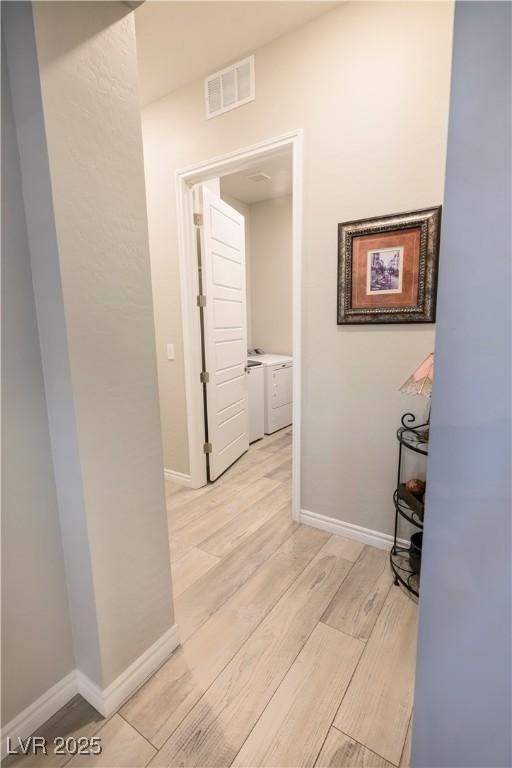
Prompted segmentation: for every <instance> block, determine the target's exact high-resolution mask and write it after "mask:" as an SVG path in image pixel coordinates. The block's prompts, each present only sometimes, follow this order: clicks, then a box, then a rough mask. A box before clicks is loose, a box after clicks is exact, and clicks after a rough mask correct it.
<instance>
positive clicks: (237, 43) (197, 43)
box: [135, 0, 338, 104]
mask: <svg viewBox="0 0 512 768" xmlns="http://www.w3.org/2000/svg"><path fill="white" fill-rule="evenodd" d="M337 4H338V3H337V2H322V1H321V0H319V1H318V2H317V1H316V0H313V1H312V2H308V0H301V1H298V2H266V0H262V1H261V2H251V1H249V2H237V1H236V0H235V1H234V2H216V1H215V0H213V1H210V2H191V1H190V0H189V1H188V2H173V1H172V0H147V1H146V2H145V3H143V4H142V5H141V6H140V7H139V8H137V10H136V11H135V27H136V32H137V50H138V58H139V78H140V88H141V98H142V103H143V104H148V103H150V102H151V101H156V99H159V98H161V97H162V96H164V95H165V94H166V93H170V92H171V91H174V90H176V89H177V88H180V87H181V86H183V85H185V84H186V83H189V82H192V81H193V80H196V79H198V78H201V77H205V76H206V75H209V74H211V73H212V72H215V71H217V70H219V69H222V68H223V67H225V66H227V65H228V64H231V63H232V62H234V61H236V60H237V59H241V58H243V57H244V56H247V55H248V54H250V53H252V52H254V51H255V50H257V49H258V48H261V46H263V45H265V44H266V43H269V42H270V41H271V40H275V39H276V38H278V37H280V36H281V35H284V34H285V33H286V32H290V31H291V30H293V29H296V28H297V27H300V26H301V25H303V24H306V23H307V22H308V21H310V20H311V19H313V18H315V17H316V16H320V15H321V14H322V13H325V12H326V11H328V10H330V9H331V8H333V7H334V6H336V5H337Z"/></svg>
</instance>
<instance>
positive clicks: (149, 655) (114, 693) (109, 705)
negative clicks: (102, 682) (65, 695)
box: [76, 624, 179, 717]
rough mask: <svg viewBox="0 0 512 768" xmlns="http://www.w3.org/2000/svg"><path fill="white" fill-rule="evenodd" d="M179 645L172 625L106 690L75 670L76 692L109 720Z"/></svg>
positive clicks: (175, 630)
mask: <svg viewBox="0 0 512 768" xmlns="http://www.w3.org/2000/svg"><path fill="white" fill-rule="evenodd" d="M178 645H179V640H178V628H177V626H176V624H174V625H173V626H172V627H171V628H170V629H169V630H168V631H167V632H166V633H165V634H164V635H162V637H160V638H159V639H158V640H157V641H156V642H155V643H153V645H152V646H150V647H149V648H148V649H147V650H146V651H144V653H143V654H142V655H141V656H139V658H138V659H135V661H134V662H133V664H130V666H129V667H128V668H127V669H125V670H124V672H122V673H121V674H120V675H119V677H117V678H116V679H115V680H114V682H113V683H111V684H110V685H109V686H107V688H103V689H102V688H100V687H99V685H97V684H96V683H94V682H93V681H92V680H90V679H89V678H88V677H87V676H86V675H84V674H83V672H80V671H79V670H77V671H76V677H77V686H78V692H79V693H80V694H81V695H82V696H83V697H84V699H86V701H88V702H89V704H91V705H92V706H93V707H94V709H96V710H98V712H99V713H100V715H103V717H110V715H111V714H112V713H113V712H115V711H116V709H119V707H120V706H121V704H123V703H124V702H125V701H126V699H128V698H129V697H130V696H131V695H132V694H133V693H135V691H136V690H137V688H140V686H141V685H142V683H143V682H144V681H145V680H147V678H148V677H150V675H152V674H153V672H155V671H156V670H157V669H158V667H160V666H161V665H162V664H163V662H164V661H165V660H166V659H168V658H169V656H170V655H171V653H172V652H173V651H175V650H176V648H177V647H178Z"/></svg>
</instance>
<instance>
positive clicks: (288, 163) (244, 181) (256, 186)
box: [220, 152, 292, 205]
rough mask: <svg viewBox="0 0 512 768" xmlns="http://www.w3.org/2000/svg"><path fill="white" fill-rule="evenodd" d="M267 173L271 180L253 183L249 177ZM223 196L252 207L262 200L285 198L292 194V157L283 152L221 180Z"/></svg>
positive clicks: (288, 153) (289, 153)
mask: <svg viewBox="0 0 512 768" xmlns="http://www.w3.org/2000/svg"><path fill="white" fill-rule="evenodd" d="M260 172H261V173H266V174H267V175H268V176H270V179H269V180H264V181H252V180H251V179H250V178H249V176H253V175H254V174H255V173H260ZM220 188H221V192H222V195H223V196H224V195H228V196H229V197H234V198H236V199H237V200H241V201H242V203H247V205H252V204H253V203H260V202H261V201H262V200H269V199H270V198H274V197H283V196H284V195H291V193H292V156H291V152H283V153H281V154H280V155H275V156H274V157H272V158H268V159H267V160H264V161H263V162H260V163H258V165H254V166H253V167H251V168H248V169H246V170H244V171H239V172H238V173H232V174H231V175H230V176H223V177H222V178H221V180H220Z"/></svg>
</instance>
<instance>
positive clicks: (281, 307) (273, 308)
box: [250, 195, 293, 355]
mask: <svg viewBox="0 0 512 768" xmlns="http://www.w3.org/2000/svg"><path fill="white" fill-rule="evenodd" d="M250 216H251V284H250V293H251V316H252V317H251V325H252V339H253V345H252V346H254V347H259V348H261V349H263V350H264V351H265V352H267V353H277V354H279V353H280V354H284V355H291V354H292V351H293V342H292V198H291V196H290V195H287V196H286V197H278V198H273V199H270V200H263V201H262V202H260V203H254V204H253V205H251V206H250Z"/></svg>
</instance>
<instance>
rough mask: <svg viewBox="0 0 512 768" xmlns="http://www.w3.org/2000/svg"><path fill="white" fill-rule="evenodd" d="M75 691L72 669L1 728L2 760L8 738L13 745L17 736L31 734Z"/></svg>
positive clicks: (66, 701)
mask: <svg viewBox="0 0 512 768" xmlns="http://www.w3.org/2000/svg"><path fill="white" fill-rule="evenodd" d="M76 693H78V689H77V685H76V676H75V671H74V670H73V672H70V673H69V675H66V677H63V678H62V680H59V682H58V683H55V685H53V686H52V687H51V688H50V689H49V690H47V691H46V692H45V693H43V695H42V696H40V697H39V698H38V699H36V700H35V701H34V702H33V703H32V704H30V705H29V706H28V707H27V708H26V709H24V710H23V711H22V712H20V713H19V715H16V717H14V718H13V719H12V720H11V721H10V722H9V723H7V724H6V725H5V726H4V727H3V728H2V737H1V752H0V753H1V757H2V760H3V758H4V757H5V754H6V752H7V739H8V738H10V739H11V741H12V742H13V746H14V743H15V742H17V739H18V737H19V738H21V739H26V738H27V737H28V736H31V735H32V734H33V733H34V731H35V730H36V729H37V728H39V727H40V726H41V725H42V724H43V723H45V722H46V721H47V720H48V719H49V718H50V717H52V715H54V714H55V713H56V712H58V710H59V709H60V708H61V707H63V706H64V705H65V704H67V703H68V701H69V700H70V699H72V698H73V696H75V694H76Z"/></svg>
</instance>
